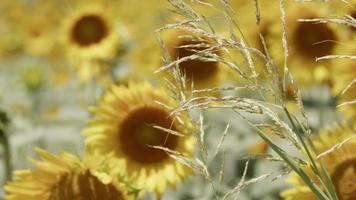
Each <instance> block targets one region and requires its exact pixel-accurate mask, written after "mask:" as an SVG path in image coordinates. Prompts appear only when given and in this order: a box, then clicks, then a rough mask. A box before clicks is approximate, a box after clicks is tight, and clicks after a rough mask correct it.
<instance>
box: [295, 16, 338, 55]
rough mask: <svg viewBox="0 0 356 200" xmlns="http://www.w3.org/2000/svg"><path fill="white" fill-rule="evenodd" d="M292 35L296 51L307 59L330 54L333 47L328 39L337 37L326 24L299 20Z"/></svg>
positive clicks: (331, 39) (333, 39) (332, 39)
mask: <svg viewBox="0 0 356 200" xmlns="http://www.w3.org/2000/svg"><path fill="white" fill-rule="evenodd" d="M312 18H314V17H312ZM293 35H294V43H295V46H296V50H297V52H298V53H299V54H301V55H303V56H304V57H305V58H306V59H309V60H314V59H315V58H316V57H321V56H325V55H330V54H331V53H332V51H333V49H334V47H335V43H333V42H330V41H335V40H336V39H337V38H336V35H335V33H334V32H333V30H331V29H330V28H329V27H328V25H326V24H313V23H307V22H300V23H299V24H298V26H297V28H296V30H295V32H294V33H293Z"/></svg>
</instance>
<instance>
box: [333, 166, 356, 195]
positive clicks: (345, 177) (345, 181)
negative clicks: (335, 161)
mask: <svg viewBox="0 0 356 200" xmlns="http://www.w3.org/2000/svg"><path fill="white" fill-rule="evenodd" d="M331 177H332V180H333V183H334V185H335V188H336V191H337V193H338V196H339V199H340V200H352V199H356V160H350V161H346V162H344V163H342V164H341V165H340V166H338V167H337V168H336V169H335V173H334V174H333V175H332V176H331Z"/></svg>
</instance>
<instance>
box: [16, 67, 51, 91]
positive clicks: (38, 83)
mask: <svg viewBox="0 0 356 200" xmlns="http://www.w3.org/2000/svg"><path fill="white" fill-rule="evenodd" d="M22 81H23V83H24V84H25V86H26V88H27V89H28V90H29V91H36V90H38V89H40V88H41V87H42V86H43V84H44V82H45V74H44V71H43V70H42V69H40V68H39V67H28V68H26V69H25V70H24V71H23V72H22Z"/></svg>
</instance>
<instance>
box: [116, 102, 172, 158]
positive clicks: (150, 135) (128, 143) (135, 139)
mask: <svg viewBox="0 0 356 200" xmlns="http://www.w3.org/2000/svg"><path fill="white" fill-rule="evenodd" d="M172 124H173V123H172V120H171V119H170V118H169V117H168V113H167V112H166V111H164V110H162V109H159V108H153V107H143V108H140V109H137V110H135V111H133V112H132V113H130V114H129V115H128V116H127V117H126V119H125V120H124V121H123V123H122V126H121V127H120V133H119V141H120V143H121V145H122V147H123V151H124V152H125V153H126V154H127V155H128V156H129V157H130V158H131V159H133V160H135V161H137V162H141V163H155V162H160V161H163V160H165V159H167V158H168V155H167V154H166V153H165V152H164V151H163V150H160V149H154V148H152V147H151V146H162V147H166V148H169V149H173V150H174V149H175V147H176V145H177V143H178V138H177V136H174V135H172V134H169V133H167V132H165V131H163V130H159V129H157V128H153V127H152V126H153V125H155V126H159V127H163V128H166V129H170V127H171V126H172ZM172 128H173V130H174V127H172Z"/></svg>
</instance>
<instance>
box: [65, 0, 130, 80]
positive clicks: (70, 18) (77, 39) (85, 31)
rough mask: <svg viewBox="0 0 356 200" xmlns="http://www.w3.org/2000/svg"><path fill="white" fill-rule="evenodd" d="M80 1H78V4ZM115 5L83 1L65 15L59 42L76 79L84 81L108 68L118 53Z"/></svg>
mask: <svg viewBox="0 0 356 200" xmlns="http://www.w3.org/2000/svg"><path fill="white" fill-rule="evenodd" d="M79 2H81V1H79ZM115 5H116V3H114V4H112V5H111V4H110V3H109V2H107V1H91V2H87V1H83V2H81V3H77V4H74V5H73V7H74V8H73V9H72V10H71V12H69V13H65V15H66V16H65V19H64V22H63V24H62V27H63V32H62V34H61V35H62V36H63V38H62V42H63V46H64V50H65V51H66V52H67V54H68V58H69V60H70V61H71V63H73V64H74V65H75V66H76V67H78V74H79V78H80V79H81V80H82V81H84V82H86V81H88V80H90V79H92V78H93V77H97V76H100V75H101V74H103V72H106V71H107V69H108V68H110V67H111V65H110V61H111V60H112V59H114V58H115V57H116V56H117V55H118V52H119V48H120V44H121V43H122V41H120V38H119V37H120V31H122V30H123V29H125V28H124V27H123V26H122V25H120V24H119V22H118V21H119V20H120V19H119V18H118V15H117V11H116V10H115V8H116V6H115Z"/></svg>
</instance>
